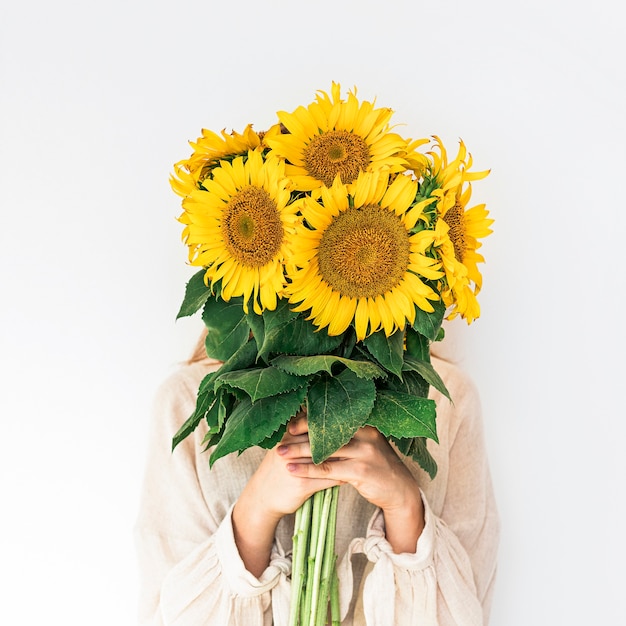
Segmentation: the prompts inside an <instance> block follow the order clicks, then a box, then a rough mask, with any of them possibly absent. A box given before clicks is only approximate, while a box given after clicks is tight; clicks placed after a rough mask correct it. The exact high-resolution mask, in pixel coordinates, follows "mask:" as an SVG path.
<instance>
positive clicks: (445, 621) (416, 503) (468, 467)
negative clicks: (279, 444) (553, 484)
mask: <svg viewBox="0 0 626 626" xmlns="http://www.w3.org/2000/svg"><path fill="white" fill-rule="evenodd" d="M438 369H440V371H441V372H442V374H443V375H444V376H445V377H446V384H447V386H448V388H449V389H450V392H451V394H452V397H453V398H454V400H455V404H454V405H451V404H450V403H449V402H448V401H447V400H445V399H443V398H441V397H438V398H437V400H438V405H439V410H438V428H439V437H440V444H439V445H434V446H432V448H431V450H432V452H433V454H434V455H435V457H436V459H437V462H438V465H439V474H438V476H437V477H436V478H435V479H434V480H433V481H431V480H430V479H429V478H428V477H427V476H426V475H425V474H424V473H423V472H422V471H421V470H419V469H418V468H417V467H416V466H415V464H413V463H412V462H410V461H408V460H407V461H406V465H405V464H404V463H402V462H400V460H399V458H398V457H397V456H396V455H395V453H394V452H393V450H391V448H390V446H388V444H386V442H384V443H383V440H381V438H380V436H378V435H377V434H376V433H375V431H373V429H361V430H360V431H358V432H357V434H356V436H355V438H354V439H353V440H352V441H351V442H350V443H349V444H348V445H347V446H346V447H345V448H342V450H340V451H338V452H337V453H336V456H337V459H336V460H335V461H333V462H326V463H322V464H321V465H320V466H311V465H310V464H308V463H294V464H293V468H292V471H295V472H297V473H299V474H300V475H303V476H309V477H314V476H327V477H329V478H335V479H338V480H339V481H341V482H348V483H350V484H352V485H353V486H354V487H355V488H356V489H357V491H359V493H360V494H361V495H362V496H363V497H364V498H365V499H367V500H369V501H370V502H371V503H372V504H374V505H375V506H377V507H379V511H378V513H377V514H375V516H374V518H373V519H372V521H371V522H370V526H369V529H368V532H367V537H366V538H365V539H356V540H355V541H353V544H352V546H351V551H350V552H349V554H348V557H347V558H346V559H345V560H344V567H342V568H341V571H342V572H343V577H344V581H345V582H344V585H345V586H346V587H348V588H351V582H350V578H351V575H350V574H349V569H350V568H349V562H350V554H351V553H355V552H364V553H365V554H366V555H367V557H368V559H369V561H370V570H371V571H370V573H369V575H368V576H367V578H366V580H365V587H364V589H363V590H362V591H361V593H360V594H359V595H360V596H361V598H362V603H363V605H362V606H357V613H358V612H359V610H360V611H362V612H364V613H365V616H367V620H368V623H379V622H380V623H385V622H387V623H402V624H403V623H407V624H408V623H417V622H419V623H423V624H432V625H434V624H437V625H438V626H482V625H483V624H486V623H487V620H488V613H489V604H490V597H491V590H492V588H493V580H494V574H495V563H496V550H497V544H498V530H499V529H498V518H497V513H496V509H495V505H494V501H493V493H492V489H491V481H490V476H489V468H488V464H487V459H486V453H485V449H484V442H483V433H482V422H481V415H480V406H479V402H478V396H477V394H476V392H475V389H474V387H473V386H472V384H471V382H470V381H469V380H468V379H467V378H465V377H464V376H462V375H461V374H460V372H458V371H457V370H455V368H453V367H451V366H448V365H445V364H441V368H438ZM307 453H308V450H307V448H306V445H304V444H302V445H301V446H300V449H299V450H298V449H295V448H294V449H293V450H292V451H291V452H290V454H293V456H294V458H297V457H298V456H304V455H305V454H307ZM408 467H410V468H411V472H409V471H408ZM419 486H421V487H422V491H420V489H419ZM372 564H373V565H372ZM344 605H345V602H344ZM344 608H345V607H344ZM362 619H364V618H362ZM381 620H382V621H381ZM394 620H395V621H394ZM357 621H358V618H357Z"/></svg>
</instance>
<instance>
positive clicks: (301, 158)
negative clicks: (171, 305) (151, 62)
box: [170, 83, 493, 340]
mask: <svg viewBox="0 0 626 626" xmlns="http://www.w3.org/2000/svg"><path fill="white" fill-rule="evenodd" d="M392 115H393V111H392V109H390V108H385V107H377V106H376V102H375V101H371V102H370V101H366V100H363V101H361V100H359V99H358V98H357V94H356V89H354V90H352V91H349V92H348V94H347V96H346V97H345V98H343V97H342V95H341V87H340V85H339V84H338V83H332V87H331V90H330V92H329V93H328V92H325V91H318V92H317V93H316V95H315V98H314V100H313V101H312V102H311V103H309V104H308V105H307V106H299V107H297V108H296V109H295V110H294V111H292V112H286V111H279V112H277V114H276V116H277V121H276V123H275V124H274V125H273V126H272V127H271V128H270V129H269V130H267V131H266V132H259V133H257V132H256V131H254V130H253V128H252V125H248V126H247V127H246V128H245V129H244V131H243V132H242V133H238V132H235V131H232V132H231V133H227V132H226V131H224V130H222V131H221V133H220V134H218V133H215V132H213V131H210V130H206V129H204V130H203V131H202V136H201V137H199V138H198V139H197V140H196V141H195V142H190V144H191V146H192V149H193V152H192V154H191V155H190V156H189V158H187V159H185V160H182V161H179V162H178V163H176V164H175V166H174V174H173V176H172V177H171V181H170V182H171V185H172V188H173V189H174V191H175V192H176V193H177V194H178V195H179V196H181V197H182V206H183V213H182V215H181V216H180V217H179V220H180V221H181V222H182V223H183V224H184V229H183V240H184V242H185V243H186V244H187V246H188V248H189V263H190V264H191V265H197V266H201V267H203V268H205V269H206V274H205V280H206V281H207V284H208V283H210V284H211V285H212V286H213V287H214V288H216V289H218V288H219V292H220V294H221V297H223V298H224V299H225V300H229V299H230V298H232V297H235V296H242V297H243V300H244V308H245V310H246V312H247V311H248V306H249V305H250V303H251V304H252V307H253V310H254V311H255V313H262V312H263V311H264V310H265V309H269V310H273V309H275V308H276V305H277V301H278V300H279V299H281V298H286V299H288V301H289V303H290V305H291V306H292V309H293V310H294V311H297V312H301V313H303V314H304V315H305V316H306V317H307V319H309V320H310V321H311V322H312V323H313V324H314V325H315V326H316V327H317V328H318V329H320V330H322V329H323V330H324V331H325V332H327V333H328V334H330V335H340V334H342V333H344V332H346V331H347V330H348V329H349V328H351V327H353V328H354V330H355V333H356V337H357V339H358V340H363V339H364V338H366V337H367V336H369V335H370V334H372V333H374V332H378V331H382V332H384V333H385V335H386V336H390V335H391V334H392V333H394V332H395V331H396V330H398V329H402V328H404V327H405V326H406V325H407V324H413V323H414V322H415V319H416V316H417V314H418V311H420V310H421V311H423V312H426V313H430V312H432V311H433V310H434V309H433V303H435V302H437V301H442V302H443V304H444V305H445V307H446V310H447V316H448V317H449V318H452V317H455V316H457V315H460V316H461V317H463V318H464V319H466V320H467V322H468V323H471V322H472V321H473V320H475V319H476V318H477V317H478V316H479V315H480V307H479V304H478V300H477V298H476V296H477V294H478V293H479V291H480V289H481V286H482V276H481V273H480V271H479V269H478V264H479V263H482V262H484V258H483V256H482V255H481V254H480V253H479V252H478V249H479V248H480V247H481V245H482V243H481V241H480V240H481V239H482V238H484V237H486V236H487V235H489V234H490V233H491V229H490V226H491V224H492V223H493V220H492V219H490V218H489V217H488V215H489V213H488V211H487V210H486V209H485V205H484V204H478V205H475V206H472V207H469V204H470V199H471V183H472V182H473V181H476V180H480V179H482V178H484V177H485V176H487V174H488V171H478V172H474V171H472V169H471V168H472V158H471V155H470V154H469V153H468V152H467V149H466V147H465V144H464V143H463V142H462V141H461V142H460V145H459V149H458V152H457V154H456V156H455V157H454V158H452V159H449V158H448V154H447V152H446V149H445V147H444V145H443V142H442V141H441V140H440V139H439V137H437V136H433V138H432V139H417V140H413V139H410V138H406V137H403V136H402V135H400V134H399V133H397V132H395V130H394V127H393V126H392V125H391V118H392ZM429 146H430V147H429ZM421 315H423V313H422V314H421Z"/></svg>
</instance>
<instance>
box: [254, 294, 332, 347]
mask: <svg viewBox="0 0 626 626" xmlns="http://www.w3.org/2000/svg"><path fill="white" fill-rule="evenodd" d="M263 321H264V323H265V328H264V331H265V332H264V336H263V341H262V345H260V346H259V357H262V358H265V359H267V358H268V357H269V356H270V355H277V354H299V355H311V354H324V353H326V352H330V351H331V350H334V349H335V348H337V347H338V346H339V345H340V344H341V342H342V338H343V337H342V335H338V336H334V337H330V336H329V335H328V333H326V332H325V331H317V330H316V329H315V326H313V324H312V323H311V322H310V321H307V320H306V319H305V317H304V315H303V314H298V313H295V312H294V311H292V310H291V309H290V308H289V303H288V302H287V301H286V300H279V303H278V306H277V307H276V310H275V311H264V312H263Z"/></svg>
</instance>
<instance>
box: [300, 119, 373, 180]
mask: <svg viewBox="0 0 626 626" xmlns="http://www.w3.org/2000/svg"><path fill="white" fill-rule="evenodd" d="M369 162H370V151H369V148H368V146H367V143H365V140H364V139H363V138H362V137H359V136H358V135H354V134H353V133H350V132H348V131H347V130H330V131H328V132H326V133H324V134H322V135H317V136H315V137H314V138H313V139H312V140H311V143H310V144H309V145H308V146H307V147H306V148H305V149H304V166H305V168H306V170H307V172H308V173H309V174H310V175H311V176H313V177H314V178H317V180H321V181H322V182H323V183H324V184H325V185H326V186H327V187H330V186H331V185H332V184H333V181H334V180H335V176H337V174H339V175H340V176H341V182H342V183H346V184H348V183H351V182H352V181H353V180H354V179H355V178H356V177H357V176H358V175H359V172H360V171H361V170H365V169H366V168H367V166H368V164H369Z"/></svg>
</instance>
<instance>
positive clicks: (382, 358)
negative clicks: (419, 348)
mask: <svg viewBox="0 0 626 626" xmlns="http://www.w3.org/2000/svg"><path fill="white" fill-rule="evenodd" d="M363 345H364V346H365V347H366V348H367V349H368V351H369V352H370V354H371V355H372V356H373V357H374V358H375V359H376V360H377V361H378V362H379V363H380V364H381V365H382V366H383V367H385V368H387V369H388V370H389V371H390V372H392V373H393V374H395V375H396V376H397V377H398V378H402V364H403V362H404V331H402V330H397V331H396V332H395V333H393V335H391V337H386V336H385V333H384V331H382V330H379V331H378V332H376V333H373V334H371V335H370V336H369V337H367V338H366V339H364V340H363Z"/></svg>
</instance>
